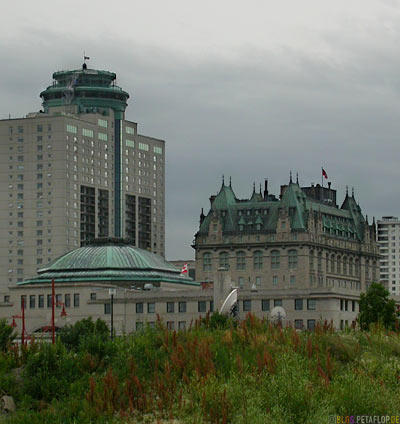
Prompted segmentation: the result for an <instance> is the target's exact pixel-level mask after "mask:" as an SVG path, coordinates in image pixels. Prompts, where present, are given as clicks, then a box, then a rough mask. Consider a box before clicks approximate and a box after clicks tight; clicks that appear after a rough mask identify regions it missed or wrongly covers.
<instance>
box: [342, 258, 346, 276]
mask: <svg viewBox="0 0 400 424" xmlns="http://www.w3.org/2000/svg"><path fill="white" fill-rule="evenodd" d="M343 275H347V257H346V256H344V257H343Z"/></svg>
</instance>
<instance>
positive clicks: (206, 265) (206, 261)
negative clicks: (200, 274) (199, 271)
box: [203, 253, 211, 271]
mask: <svg viewBox="0 0 400 424" xmlns="http://www.w3.org/2000/svg"><path fill="white" fill-rule="evenodd" d="M203 271H211V253H204V255H203Z"/></svg>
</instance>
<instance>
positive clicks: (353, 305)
mask: <svg viewBox="0 0 400 424" xmlns="http://www.w3.org/2000/svg"><path fill="white" fill-rule="evenodd" d="M349 305H350V300H344V299H340V310H341V311H348V310H349V308H350V306H349ZM355 311H356V301H355V300H352V301H351V312H355Z"/></svg>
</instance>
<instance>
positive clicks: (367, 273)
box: [365, 259, 369, 280]
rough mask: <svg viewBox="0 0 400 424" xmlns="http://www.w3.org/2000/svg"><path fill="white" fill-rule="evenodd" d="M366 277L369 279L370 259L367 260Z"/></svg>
mask: <svg viewBox="0 0 400 424" xmlns="http://www.w3.org/2000/svg"><path fill="white" fill-rule="evenodd" d="M365 279H366V280H369V260H368V259H367V260H366V261H365Z"/></svg>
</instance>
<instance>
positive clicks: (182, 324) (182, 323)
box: [178, 321, 186, 331]
mask: <svg viewBox="0 0 400 424" xmlns="http://www.w3.org/2000/svg"><path fill="white" fill-rule="evenodd" d="M178 330H180V331H183V330H186V321H179V322H178Z"/></svg>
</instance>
